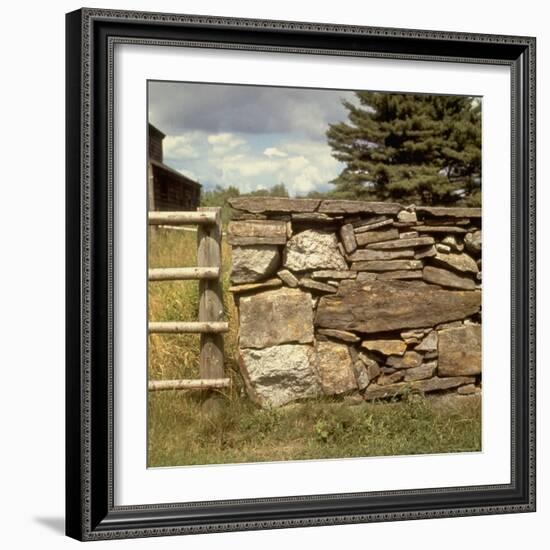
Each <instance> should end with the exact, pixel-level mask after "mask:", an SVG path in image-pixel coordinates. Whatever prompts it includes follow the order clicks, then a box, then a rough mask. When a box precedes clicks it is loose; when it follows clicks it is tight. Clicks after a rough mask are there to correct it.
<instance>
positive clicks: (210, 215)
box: [149, 208, 219, 225]
mask: <svg viewBox="0 0 550 550" xmlns="http://www.w3.org/2000/svg"><path fill="white" fill-rule="evenodd" d="M216 210H217V209H216ZM218 219H219V214H216V212H215V211H205V210H202V209H200V208H199V209H198V210H197V211H196V212H149V225H217V223H218Z"/></svg>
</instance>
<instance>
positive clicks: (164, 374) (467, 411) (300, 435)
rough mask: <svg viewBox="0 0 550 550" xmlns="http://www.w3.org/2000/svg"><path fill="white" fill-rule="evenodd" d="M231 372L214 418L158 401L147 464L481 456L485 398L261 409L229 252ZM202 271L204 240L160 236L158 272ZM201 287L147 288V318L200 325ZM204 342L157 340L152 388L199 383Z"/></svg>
mask: <svg viewBox="0 0 550 550" xmlns="http://www.w3.org/2000/svg"><path fill="white" fill-rule="evenodd" d="M222 256H223V259H224V262H223V264H224V270H223V278H222V284H223V287H224V300H225V304H224V305H225V312H226V317H227V320H228V321H229V325H230V331H229V333H227V334H226V335H225V337H224V345H225V357H226V363H225V369H226V373H227V376H229V377H231V379H232V387H231V389H229V390H224V391H223V392H220V396H222V399H220V400H219V401H217V402H216V404H217V406H216V407H215V408H214V410H213V411H211V412H209V413H208V414H206V413H205V412H204V408H203V407H202V402H201V397H200V395H198V394H197V393H196V392H183V391H164V392H150V393H149V401H148V413H149V418H148V432H149V433H148V465H149V466H151V467H154V466H176V465H192V464H216V463H217V464H219V463H239V462H261V461H279V460H300V459H320V458H342V457H357V456H387V455H404V454H406V455H409V454H420V453H430V454H434V453H448V452H464V451H477V450H480V448H481V404H480V400H479V399H478V398H473V397H463V398H458V399H453V400H450V399H449V398H447V397H445V396H441V397H439V398H431V397H430V398H422V397H419V396H409V397H407V398H405V399H402V400H399V401H398V400H395V401H392V402H384V403H376V402H375V403H361V404H355V405H351V404H350V403H349V402H347V401H345V400H342V399H336V398H329V397H326V398H319V399H316V400H308V401H305V402H302V403H295V404H292V405H289V406H286V407H283V408H280V409H271V410H262V409H259V408H258V407H256V406H255V405H253V404H252V403H251V402H250V401H249V400H248V398H247V397H246V393H245V390H244V385H243V382H242V379H241V377H240V374H239V371H238V367H237V364H236V362H235V349H236V342H237V333H236V326H237V323H236V310H235V306H234V304H233V299H232V297H231V295H230V293H229V292H227V287H228V286H229V280H228V266H229V259H230V249H229V247H228V246H227V244H223V249H222ZM192 265H196V233H192V232H187V231H185V232H184V231H174V230H162V229H152V230H151V233H150V238H149V266H150V267H170V266H173V267H176V266H179V267H183V266H192ZM197 315H198V285H197V283H196V282H170V283H168V282H162V283H150V285H149V318H150V319H151V320H157V321H168V320H182V321H192V320H196V319H197ZM198 354H199V336H198V335H178V336H166V335H151V336H150V337H149V377H150V379H171V378H199V370H198Z"/></svg>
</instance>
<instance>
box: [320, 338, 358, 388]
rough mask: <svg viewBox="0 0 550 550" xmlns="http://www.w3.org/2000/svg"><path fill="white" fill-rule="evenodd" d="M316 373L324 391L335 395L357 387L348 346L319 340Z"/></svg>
mask: <svg viewBox="0 0 550 550" xmlns="http://www.w3.org/2000/svg"><path fill="white" fill-rule="evenodd" d="M315 350H316V352H317V363H316V365H317V373H318V375H319V381H320V382H321V387H322V388H323V391H324V393H326V394H327V395H335V394H339V393H345V392H348V391H352V390H356V389H357V381H356V378H355V372H354V370H353V363H352V359H351V355H350V353H349V349H348V346H346V345H344V344H337V343H335V342H330V341H322V342H321V341H319V342H317V344H316V346H315Z"/></svg>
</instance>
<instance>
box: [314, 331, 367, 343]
mask: <svg viewBox="0 0 550 550" xmlns="http://www.w3.org/2000/svg"><path fill="white" fill-rule="evenodd" d="M318 333H319V334H320V335H322V336H328V337H329V338H335V339H336V340H342V341H343V342H349V343H351V344H354V343H355V342H359V340H360V338H359V336H357V335H355V334H353V332H347V331H345V330H336V329H333V328H321V329H319V330H318Z"/></svg>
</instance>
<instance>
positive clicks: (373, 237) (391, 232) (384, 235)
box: [355, 227, 399, 246]
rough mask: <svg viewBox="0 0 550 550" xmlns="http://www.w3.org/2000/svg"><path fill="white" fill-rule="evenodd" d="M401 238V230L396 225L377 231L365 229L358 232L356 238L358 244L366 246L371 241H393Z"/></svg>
mask: <svg viewBox="0 0 550 550" xmlns="http://www.w3.org/2000/svg"><path fill="white" fill-rule="evenodd" d="M398 238H399V232H398V231H397V229H396V228H395V227H390V228H383V229H379V230H375V231H365V232H364V233H358V234H357V236H356V238H355V240H356V242H357V246H365V245H367V244H371V243H380V242H384V241H392V240H394V239H398Z"/></svg>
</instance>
